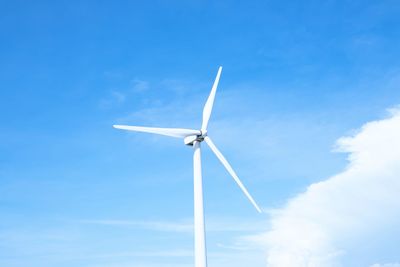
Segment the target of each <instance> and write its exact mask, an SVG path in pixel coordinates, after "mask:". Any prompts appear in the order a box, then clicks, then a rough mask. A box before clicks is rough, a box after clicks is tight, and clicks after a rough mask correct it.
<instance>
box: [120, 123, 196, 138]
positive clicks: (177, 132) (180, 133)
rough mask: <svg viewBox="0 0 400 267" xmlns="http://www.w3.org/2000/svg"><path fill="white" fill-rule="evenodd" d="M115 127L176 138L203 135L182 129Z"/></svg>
mask: <svg viewBox="0 0 400 267" xmlns="http://www.w3.org/2000/svg"><path fill="white" fill-rule="evenodd" d="M113 127H114V128H116V129H121V130H128V131H134V132H144V133H152V134H159V135H166V136H172V137H176V138H185V137H186V136H189V135H200V134H201V132H200V131H199V130H191V129H180V128H155V127H141V126H128V125H113Z"/></svg>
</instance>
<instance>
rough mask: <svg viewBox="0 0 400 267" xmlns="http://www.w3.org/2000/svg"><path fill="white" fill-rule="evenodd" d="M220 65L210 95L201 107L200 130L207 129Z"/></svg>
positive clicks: (219, 73)
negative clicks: (201, 121)
mask: <svg viewBox="0 0 400 267" xmlns="http://www.w3.org/2000/svg"><path fill="white" fill-rule="evenodd" d="M221 71H222V67H219V69H218V73H217V77H216V78H215V81H214V84H213V86H212V88H211V92H210V95H209V96H208V99H207V102H206V104H205V105H204V109H203V123H202V125H201V130H202V131H204V130H207V126H208V121H209V120H210V116H211V111H212V108H213V104H214V98H215V93H216V92H217V86H218V82H219V77H220V76H221Z"/></svg>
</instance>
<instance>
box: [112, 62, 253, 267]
mask: <svg viewBox="0 0 400 267" xmlns="http://www.w3.org/2000/svg"><path fill="white" fill-rule="evenodd" d="M221 71H222V67H219V69H218V73H217V77H216V78H215V81H214V84H213V86H212V88H211V93H210V95H209V97H208V99H207V102H206V104H205V105H204V109H203V123H202V125H201V129H200V130H192V129H181V128H154V127H141V126H128V125H113V127H114V128H117V129H122V130H128V131H134V132H145V133H152V134H159V135H166V136H171V137H176V138H181V139H183V141H184V143H185V145H188V146H193V149H194V155H193V174H194V241H195V242H194V250H195V253H194V258H195V267H207V251H206V236H205V228H204V208H203V182H202V176H201V150H200V144H201V142H203V141H205V142H206V143H207V145H208V146H209V147H210V148H211V150H212V151H213V152H214V154H215V155H216V156H217V158H218V159H219V160H220V161H221V163H222V165H224V166H225V168H226V170H227V171H228V172H229V174H230V175H231V176H232V177H233V179H234V180H235V182H236V183H237V185H238V186H239V187H240V189H241V190H242V191H243V193H244V194H245V195H246V197H247V198H248V199H249V200H250V202H251V203H252V204H253V206H254V207H255V208H256V210H257V211H258V212H260V213H261V209H260V207H259V206H258V205H257V203H256V202H255V201H254V199H253V197H252V196H251V195H250V194H249V192H248V191H247V189H246V188H245V187H244V185H243V183H242V182H241V181H240V179H239V177H238V176H237V175H236V173H235V171H234V170H233V169H232V167H231V165H230V164H229V163H228V161H227V160H226V159H225V157H224V156H223V155H222V153H221V152H220V151H219V149H218V148H217V147H216V146H215V144H214V143H213V141H211V138H210V137H209V136H208V134H207V126H208V121H209V119H210V116H211V111H212V108H213V104H214V99H215V93H216V91H217V86H218V82H219V78H220V76H221Z"/></svg>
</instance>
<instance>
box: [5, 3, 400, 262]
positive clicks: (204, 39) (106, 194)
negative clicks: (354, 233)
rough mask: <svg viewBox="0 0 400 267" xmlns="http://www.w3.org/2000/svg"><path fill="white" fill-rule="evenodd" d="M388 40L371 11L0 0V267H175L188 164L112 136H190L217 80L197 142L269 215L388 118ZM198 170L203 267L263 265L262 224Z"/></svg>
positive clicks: (386, 8)
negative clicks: (344, 146) (253, 237)
mask: <svg viewBox="0 0 400 267" xmlns="http://www.w3.org/2000/svg"><path fill="white" fill-rule="evenodd" d="M399 29H400V5H399V3H398V2H397V1H385V0H384V1H358V0H357V1H322V2H321V1H0V121H1V126H0V265H1V266H7V267H22V266H23V267H53V266H58V267H64V266H65V267H67V266H68V267H70V266H74V267H84V266H85V267H89V266H90V267H94V266H96V267H114V266H120V267H128V266H129V267H153V266H190V265H191V263H192V260H193V259H192V248H193V245H192V234H191V228H190V225H191V223H192V214H193V211H192V165H191V160H192V159H191V157H192V151H191V149H190V148H189V147H185V146H184V145H183V143H182V142H181V141H180V140H175V139H169V138H167V137H165V138H164V137H155V136H148V135H145V134H130V133H126V132H122V131H117V130H115V129H113V128H112V127H111V126H112V124H115V123H120V124H122V123H124V124H132V125H148V126H161V127H163V126H164V127H169V126H171V127H185V128H186V127H187V128H198V127H200V120H201V110H202V106H203V103H204V102H205V100H206V98H207V96H208V93H209V90H210V88H211V85H212V82H213V80H214V77H215V75H216V72H217V68H218V66H220V65H222V66H223V67H224V70H223V72H222V76H221V81H220V85H219V88H218V92H217V98H216V102H215V106H214V111H213V115H212V117H211V121H210V125H209V127H210V129H209V133H210V135H212V136H213V138H214V141H215V143H216V144H217V145H218V146H219V148H220V149H221V151H222V152H223V153H224V154H225V156H226V157H227V158H228V160H229V161H230V162H231V164H232V165H233V166H234V168H235V169H236V171H237V173H238V175H239V176H240V177H241V178H242V180H243V182H244V183H245V184H246V185H247V187H248V189H249V191H250V192H251V193H252V195H253V196H254V198H255V199H256V200H257V202H258V203H259V204H260V205H261V206H262V207H263V209H265V210H270V209H274V208H278V207H280V206H281V205H283V204H284V203H285V202H286V200H287V199H288V198H290V197H293V196H294V195H296V194H298V193H299V192H303V191H304V190H305V189H306V187H307V186H308V185H309V184H310V183H312V182H316V181H320V180H323V179H325V178H327V177H329V176H331V175H333V174H335V173H337V172H339V171H341V170H342V169H343V168H344V167H345V164H346V161H345V159H346V155H343V154H335V153H331V150H332V147H333V145H334V143H335V140H336V139H338V138H339V137H341V136H343V135H346V134H349V133H351V132H352V130H353V129H357V128H358V127H360V126H361V125H362V124H363V123H365V122H367V121H370V120H376V119H379V118H381V117H383V116H384V114H385V110H386V108H389V107H393V106H395V105H397V104H399V103H400V90H399V81H400V71H399V69H400V68H399V67H400V65H399V58H400V52H399V47H400V34H399V33H400V30H399ZM203 162H204V180H205V181H204V186H205V189H204V190H205V202H206V203H205V206H206V217H207V222H208V223H209V228H210V232H209V235H208V238H209V239H208V246H209V252H210V259H209V262H210V266H211V267H212V266H215V267H227V266H236V265H233V264H232V262H230V259H232V258H234V259H235V263H236V264H238V265H237V266H244V262H247V261H248V258H249V257H250V256H249V255H251V259H252V261H254V262H253V263H252V264H253V265H252V266H254V267H257V266H265V263H264V251H263V250H262V249H257V248H253V247H251V248H247V247H246V246H247V245H248V244H246V241H245V240H244V239H243V238H241V237H242V236H245V235H248V234H252V233H256V232H259V231H264V230H265V229H267V228H268V224H269V220H268V218H269V216H268V214H264V215H258V214H257V213H256V212H255V210H253V208H252V207H251V205H250V204H249V203H248V202H247V200H246V199H245V197H244V196H243V195H242V194H241V192H240V191H239V190H238V188H236V186H235V185H234V183H233V181H232V180H231V178H230V177H229V176H228V174H227V173H226V171H225V170H224V169H223V167H222V166H221V165H220V164H219V162H218V161H217V159H216V158H215V157H214V156H213V155H212V154H211V151H210V150H209V149H204V152H203ZM242 246H243V249H240V248H241V247H242ZM238 251H239V252H238ZM241 255H242V256H241ZM246 257H247V258H246Z"/></svg>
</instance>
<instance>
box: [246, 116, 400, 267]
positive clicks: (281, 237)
mask: <svg viewBox="0 0 400 267" xmlns="http://www.w3.org/2000/svg"><path fill="white" fill-rule="evenodd" d="M337 150H339V151H342V152H347V153H349V157H348V160H349V164H348V166H347V168H346V169H345V170H344V171H343V172H341V173H339V174H337V175H335V176H333V177H331V178H329V179H327V180H325V181H322V182H319V183H315V184H312V185H311V186H309V187H308V188H307V190H306V192H304V193H302V194H300V195H298V196H296V197H295V198H293V199H291V200H290V201H289V202H288V203H287V204H286V206H285V207H284V208H282V209H278V210H275V211H272V215H271V225H270V230H269V231H268V232H266V233H264V234H262V235H258V236H254V237H252V239H253V240H256V241H258V242H263V243H264V244H265V245H266V246H267V265H268V266H269V267H292V266H296V267H302V266H304V267H305V266H308V267H319V266H325V267H333V266H342V264H343V258H345V257H347V256H348V257H351V254H352V252H353V251H352V250H357V249H360V247H362V245H363V244H364V243H368V242H370V243H371V240H369V239H368V237H371V235H374V234H376V236H379V233H380V232H381V231H382V232H384V231H386V228H390V227H391V226H393V225H395V224H396V223H398V222H399V220H400V201H399V192H400V112H399V111H392V114H391V116H390V117H389V118H387V119H383V120H380V121H373V122H370V123H367V124H365V125H364V126H363V127H362V128H361V129H360V130H359V131H358V133H357V134H355V135H354V136H351V137H345V138H341V139H339V141H338V145H337ZM382 245H384V244H382ZM364 252H365V253H366V255H368V254H373V251H368V248H365V251H364ZM353 262H354V259H353ZM361 262H363V261H362V260H360V262H359V263H361ZM372 263H373V262H369V264H366V265H365V266H370V265H371V264H372ZM372 266H374V267H377V266H385V267H387V266H399V265H372Z"/></svg>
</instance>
